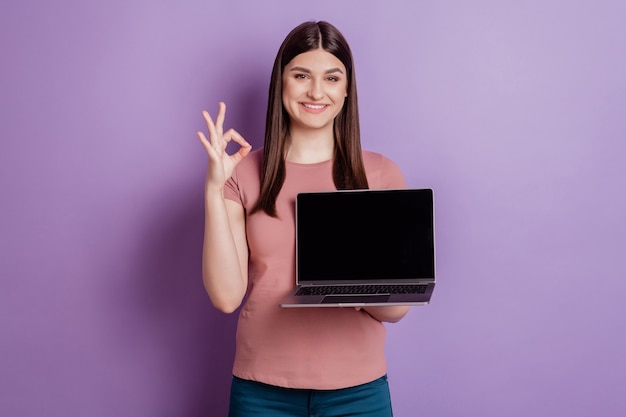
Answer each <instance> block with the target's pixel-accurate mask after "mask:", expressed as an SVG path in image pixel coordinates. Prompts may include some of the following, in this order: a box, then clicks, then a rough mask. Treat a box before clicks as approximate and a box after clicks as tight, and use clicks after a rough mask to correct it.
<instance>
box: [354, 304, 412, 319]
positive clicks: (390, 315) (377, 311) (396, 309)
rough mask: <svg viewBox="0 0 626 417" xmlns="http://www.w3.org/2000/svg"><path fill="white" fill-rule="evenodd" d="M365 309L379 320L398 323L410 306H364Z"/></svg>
mask: <svg viewBox="0 0 626 417" xmlns="http://www.w3.org/2000/svg"><path fill="white" fill-rule="evenodd" d="M363 310H365V311H366V312H367V313H368V314H369V315H370V316H372V317H373V318H375V319H376V320H378V321H382V322H388V323H396V322H398V321H400V320H401V319H402V318H403V317H404V316H405V315H406V313H408V312H409V306H389V307H363Z"/></svg>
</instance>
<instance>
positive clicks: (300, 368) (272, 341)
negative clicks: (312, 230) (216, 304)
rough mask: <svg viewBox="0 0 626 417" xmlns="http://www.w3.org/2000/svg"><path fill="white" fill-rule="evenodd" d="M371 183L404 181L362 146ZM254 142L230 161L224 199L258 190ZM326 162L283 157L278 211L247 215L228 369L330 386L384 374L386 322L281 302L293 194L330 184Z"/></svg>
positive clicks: (292, 383) (256, 377)
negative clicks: (243, 287)
mask: <svg viewBox="0 0 626 417" xmlns="http://www.w3.org/2000/svg"><path fill="white" fill-rule="evenodd" d="M363 159H364V164H365V171H366V173H367V179H368V182H369V187H370V188H371V189H384V188H406V183H405V181H404V177H403V176H402V173H401V172H400V169H399V168H398V166H397V165H396V164H395V163H393V162H392V161H391V160H389V159H387V158H386V157H384V156H383V155H380V154H377V153H373V152H368V151H363ZM262 160H263V152H262V150H261V149H259V150H255V151H253V152H251V153H250V155H248V157H246V158H245V159H244V160H243V161H242V162H240V163H239V165H238V166H237V168H236V170H235V172H234V174H233V176H232V177H231V178H230V179H229V181H228V182H227V184H226V188H225V191H224V195H225V197H226V198H228V199H231V200H234V201H237V202H240V203H241V204H242V205H243V206H244V208H245V209H246V211H247V212H249V211H250V210H251V209H252V207H253V206H254V204H255V203H256V201H257V199H258V197H259V185H260V172H261V171H260V170H261V165H262ZM334 189H335V185H334V183H333V179H332V161H326V162H320V163H316V164H297V163H292V162H286V179H285V183H284V184H283V187H282V189H281V191H280V193H279V195H278V198H277V201H276V210H277V212H278V216H279V218H272V217H270V216H268V215H266V214H265V213H263V212H257V213H255V214H253V215H251V216H247V218H246V232H247V237H248V247H249V249H250V260H249V261H250V262H249V274H248V282H249V284H248V294H247V297H246V299H245V301H244V305H243V307H242V308H241V311H240V314H239V321H238V326H237V340H236V352H235V363H234V367H233V374H234V375H235V376H237V377H239V378H243V379H248V380H253V381H259V382H264V383H266V384H271V385H276V386H281V387H287V388H312V389H337V388H346V387H351V386H355V385H359V384H364V383H367V382H370V381H373V380H375V379H377V378H379V377H381V376H383V375H384V374H385V373H386V370H387V364H386V360H385V355H384V349H385V334H386V329H385V327H384V326H383V324H382V323H381V322H379V321H378V320H375V319H374V318H372V317H371V316H370V315H369V314H367V313H366V312H364V311H356V310H355V309H354V308H295V309H287V308H281V307H280V306H279V305H278V304H279V302H280V300H281V299H282V298H283V297H284V296H285V295H287V293H289V292H290V291H292V290H293V288H294V285H295V221H294V210H295V196H296V194H297V193H298V192H303V191H328V190H334Z"/></svg>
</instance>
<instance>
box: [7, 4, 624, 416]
mask: <svg viewBox="0 0 626 417" xmlns="http://www.w3.org/2000/svg"><path fill="white" fill-rule="evenodd" d="M625 15H626V3H624V2H623V1H618V0H615V1H610V0H595V1H591V0H578V1H576V0H574V1H568V0H543V1H538V0H530V1H524V2H522V1H508V0H503V1H502V0H501V1H497V0H476V1H471V2H470V1H462V0H447V1H446V0H443V1H435V0H423V1H420V0H403V1H400V0H398V1H388V2H382V1H371V0H369V1H358V0H335V1H328V0H319V1H317V2H313V3H295V2H288V1H280V0H267V1H263V2H255V1H242V0H234V1H230V2H216V1H200V0H195V1H194V0H186V1H178V2H174V1H165V0H160V1H147V0H124V1H121V0H109V1H106V2H90V1H77V0H74V1H72V0H65V1H60V0H59V1H43V0H40V1H37V0H21V1H18V0H3V1H2V3H1V4H0V47H1V51H2V53H1V55H0V60H1V62H2V66H1V73H2V77H0V103H1V104H0V106H1V107H0V120H1V124H0V189H2V197H1V203H0V210H1V213H2V215H1V216H0V236H1V238H0V279H1V281H0V313H1V324H2V334H1V337H0V361H1V363H0V415H2V416H7V417H31V416H32V417H34V416H49V417H61V416H63V417H73V416H90V417H99V416H112V415H115V416H153V417H157V416H163V417H169V416H180V417H196V416H224V415H225V413H226V409H227V397H228V388H229V383H230V366H231V362H232V359H233V348H234V340H233V338H234V330H235V324H236V316H235V315H230V316H226V315H224V314H221V313H219V312H217V311H215V310H214V309H213V308H212V307H211V306H210V303H209V299H208V297H207V296H206V294H205V293H204V289H203V287H202V283H201V276H200V256H201V242H202V225H203V215H202V210H203V203H202V185H203V180H204V172H205V168H206V156H205V155H204V151H203V149H202V147H201V145H200V144H199V142H198V141H197V139H196V137H195V131H196V130H198V129H202V128H203V123H202V119H201V117H200V111H201V110H202V109H205V108H206V109H208V110H210V111H213V112H214V111H215V110H216V109H217V102H218V101H219V100H224V101H226V103H227V104H228V115H227V124H228V125H229V126H231V127H235V128H237V129H238V130H239V131H240V132H242V134H243V135H244V136H245V137H246V138H247V139H248V140H249V141H250V142H251V143H253V145H254V146H255V147H259V146H261V145H262V132H263V122H264V114H265V104H266V92H267V86H268V82H269V72H270V69H271V65H272V61H273V59H274V55H275V53H276V51H277V49H278V46H279V44H280V42H281V41H282V39H283V38H284V36H285V35H286V34H287V32H288V31H289V30H290V29H291V28H292V27H294V26H295V25H297V24H299V23H301V22H302V21H305V20H328V21H330V22H331V23H334V24H335V25H337V26H338V27H339V28H340V29H341V30H342V31H343V32H344V34H345V36H346V37H347V38H348V41H349V42H350V43H351V46H352V48H353V52H354V55H355V60H356V70H357V80H358V86H359V99H360V108H361V117H362V131H363V143H364V147H366V148H368V149H371V150H375V151H378V152H382V153H384V154H385V155H387V156H389V157H390V158H392V159H394V160H395V161H396V162H397V163H398V164H399V165H400V166H401V168H402V169H403V171H404V173H405V175H406V178H407V181H408V183H409V185H410V186H411V187H416V188H417V187H432V188H434V190H435V193H436V227H437V268H438V269H437V271H438V287H437V289H436V293H435V295H434V298H433V301H432V304H431V305H429V306H426V307H419V308H413V309H412V311H411V312H410V313H409V315H408V316H407V317H406V318H405V319H404V320H403V321H401V322H400V323H397V324H393V325H388V326H387V327H388V334H389V337H388V347H387V355H388V358H389V380H390V385H391V389H392V397H393V401H394V409H395V414H396V415H397V416H398V417H413V416H428V417H448V416H454V417H456V416H467V417H485V416H487V417H490V416H507V417H518V416H519V417H521V416H527V415H534V416H545V417H547V416H570V417H586V416H592V415H594V416H595V415H601V416H611V417H612V416H615V417H617V416H623V415H625V414H624V413H626V399H625V396H624V392H626V319H625V317H626V314H625V313H626V311H625V310H626V308H625V307H624V299H625V297H626V284H625V279H626V266H625V263H624V253H625V252H626V237H625V236H626V221H625V215H624V213H625V212H626V197H625V195H624V194H625V193H624V191H625V190H626V186H625V185H626V184H625V182H626V181H625V178H626V169H625V168H624V163H623V161H624V160H625V159H626V145H625V142H626V141H625V139H626V117H625V114H626V46H625V45H626V42H625V39H626V29H625V28H624V25H623V24H622V23H623V17H624V16H625Z"/></svg>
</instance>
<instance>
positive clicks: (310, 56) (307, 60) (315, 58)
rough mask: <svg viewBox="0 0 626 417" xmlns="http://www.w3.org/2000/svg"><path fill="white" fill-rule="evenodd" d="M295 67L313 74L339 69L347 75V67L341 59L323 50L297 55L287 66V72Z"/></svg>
mask: <svg viewBox="0 0 626 417" xmlns="http://www.w3.org/2000/svg"><path fill="white" fill-rule="evenodd" d="M293 67H301V68H306V69H308V70H310V71H313V72H316V71H319V72H325V71H327V70H329V69H333V68H338V69H340V70H341V71H342V72H343V73H344V74H345V73H346V67H345V66H344V65H343V63H342V62H341V61H340V60H339V58H337V57H336V56H335V55H333V54H331V53H330V52H327V51H325V50H323V49H321V48H319V49H314V50H312V51H308V52H303V53H301V54H299V55H296V56H295V57H294V58H293V59H292V60H291V61H289V63H288V64H287V65H286V66H285V71H289V70H290V69H291V68H293Z"/></svg>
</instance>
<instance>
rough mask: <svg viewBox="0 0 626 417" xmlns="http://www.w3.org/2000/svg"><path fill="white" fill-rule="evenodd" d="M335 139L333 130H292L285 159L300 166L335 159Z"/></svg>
mask: <svg viewBox="0 0 626 417" xmlns="http://www.w3.org/2000/svg"><path fill="white" fill-rule="evenodd" d="M334 150H335V139H334V134H333V131H332V126H331V129H323V130H320V129H314V130H305V129H291V131H290V132H289V139H288V144H287V154H286V156H285V159H286V160H287V161H290V162H297V163H300V164H314V163H317V162H323V161H328V160H329V159H332V158H333V154H334Z"/></svg>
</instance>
